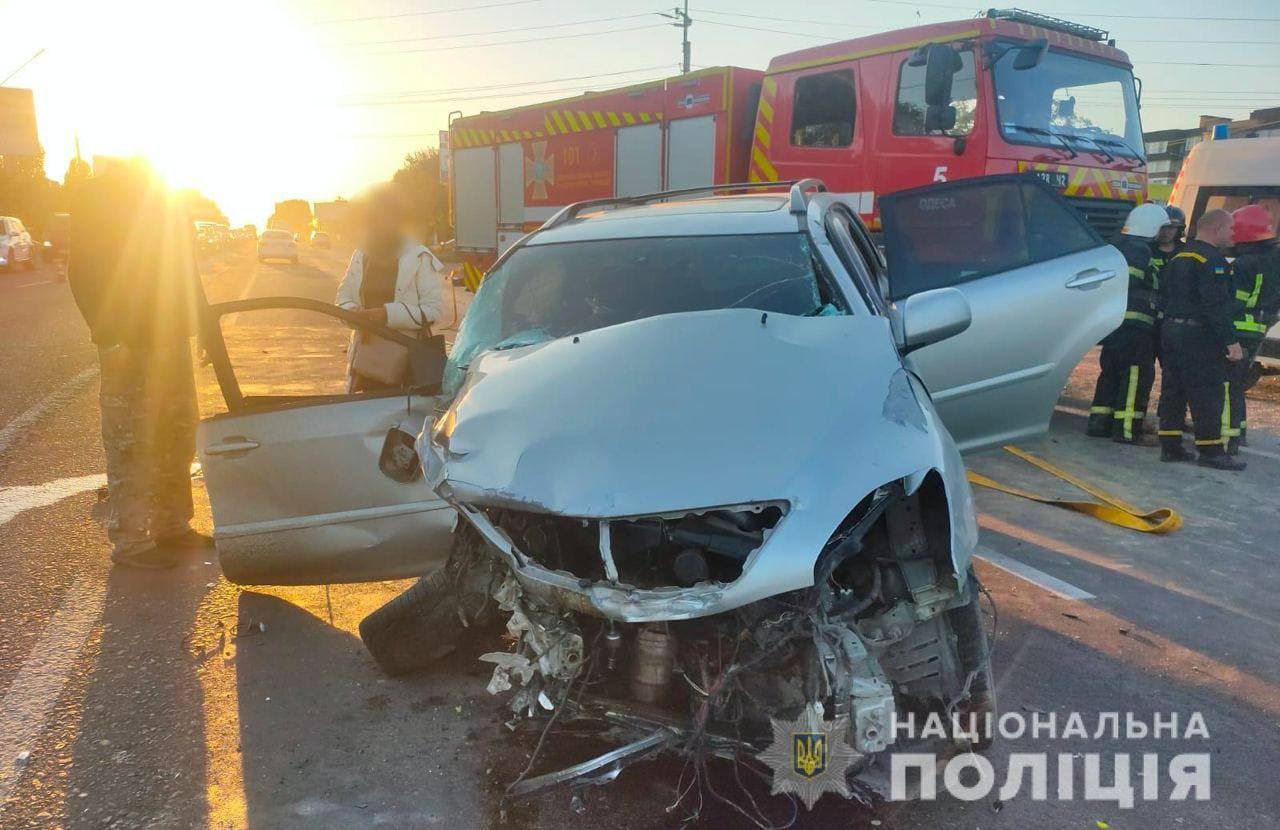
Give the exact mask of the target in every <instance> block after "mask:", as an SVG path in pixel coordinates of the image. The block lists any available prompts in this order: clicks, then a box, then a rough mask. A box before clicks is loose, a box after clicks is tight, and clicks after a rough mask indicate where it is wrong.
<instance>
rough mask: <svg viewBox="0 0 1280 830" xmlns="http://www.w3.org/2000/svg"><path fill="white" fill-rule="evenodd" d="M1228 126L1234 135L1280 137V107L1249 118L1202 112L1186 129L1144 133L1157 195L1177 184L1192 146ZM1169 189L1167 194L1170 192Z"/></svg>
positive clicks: (1151, 180)
mask: <svg viewBox="0 0 1280 830" xmlns="http://www.w3.org/2000/svg"><path fill="white" fill-rule="evenodd" d="M1219 124H1226V125H1227V135H1228V137H1230V138H1259V137H1263V136H1280V107H1268V108H1266V109H1260V110H1254V111H1253V112H1251V113H1249V117H1248V118H1243V119H1241V120H1239V121H1232V120H1231V119H1230V118H1223V117H1222V116H1217V115H1202V116H1200V123H1199V125H1198V126H1195V127H1190V128H1187V129H1182V130H1155V131H1153V132H1149V133H1143V134H1142V141H1143V144H1145V145H1146V149H1147V181H1148V183H1149V184H1150V185H1151V187H1152V190H1153V194H1152V196H1153V198H1160V195H1159V194H1160V189H1161V188H1169V187H1172V186H1173V182H1174V180H1176V179H1177V178H1178V172H1179V171H1180V170H1182V160H1183V159H1185V158H1186V157H1187V153H1189V152H1191V148H1192V147H1194V146H1196V145H1197V144H1199V143H1200V142H1201V141H1207V140H1209V139H1211V138H1212V137H1213V128H1214V127H1216V126H1217V125H1219ZM1167 192H1168V191H1167V189H1166V190H1165V194H1166V195H1167Z"/></svg>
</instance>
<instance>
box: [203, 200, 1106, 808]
mask: <svg viewBox="0 0 1280 830" xmlns="http://www.w3.org/2000/svg"><path fill="white" fill-rule="evenodd" d="M787 184H789V183H781V184H779V183H772V184H768V185H733V186H731V187H730V188H729V189H735V190H747V191H750V192H747V193H745V194H743V195H734V196H715V195H713V193H712V192H706V193H693V194H691V193H690V192H687V191H683V192H682V191H676V192H671V193H665V194H654V195H652V196H648V197H631V198H619V199H611V200H601V201H597V202H586V203H581V204H578V205H573V206H570V207H568V208H565V209H564V210H563V211H562V212H560V213H559V214H557V215H556V216H555V217H553V218H552V219H550V220H548V222H547V223H546V224H545V225H544V226H543V227H542V228H541V229H540V230H538V231H535V232H534V233H532V234H530V235H528V236H526V237H525V238H524V239H523V240H521V241H520V242H519V243H517V245H515V246H514V247H513V248H511V249H510V250H508V251H507V252H506V253H505V254H504V255H503V256H502V257H501V258H500V259H499V261H498V262H497V264H496V265H495V266H494V268H493V269H492V270H491V271H490V272H489V275H488V276H487V277H486V278H485V280H484V282H483V283H482V284H481V286H480V289H479V291H478V292H477V294H476V296H475V299H474V300H472V302H471V306H470V308H469V309H468V311H467V315H466V317H465V319H464V320H463V323H462V326H461V328H460V330H459V332H458V335H457V339H456V340H455V342H454V345H453V351H452V352H451V354H450V356H449V363H448V365H447V366H446V367H445V369H444V372H443V379H442V386H441V391H440V393H439V394H419V393H417V392H414V391H412V390H411V391H410V392H409V393H408V394H407V395H406V394H405V393H403V392H401V393H398V394H397V393H396V392H390V393H385V392H384V393H372V394H370V393H366V394H356V395H350V396H310V397H295V398H289V397H285V396H267V397H246V396H245V395H243V394H242V392H241V390H240V388H239V385H238V384H237V383H236V381H235V371H234V368H233V367H232V366H231V365H230V363H229V361H227V360H226V357H225V353H224V350H223V349H221V348H219V343H218V342H217V337H216V333H217V324H216V323H215V322H213V321H210V323H209V325H208V326H207V328H206V330H207V331H209V332H211V337H210V338H209V339H210V340H211V341H213V342H212V344H211V347H210V354H211V355H212V356H213V360H214V363H215V367H216V368H217V370H218V373H217V374H218V378H219V380H220V381H221V383H222V388H223V393H224V396H225V398H226V402H227V409H228V411H227V412H226V413H225V414H222V415H218V416H215V417H213V418H211V419H208V420H206V421H204V422H203V423H202V425H201V432H200V438H199V448H200V458H201V461H202V463H203V465H204V471H205V481H206V484H207V487H208V492H209V501H210V503H211V505H212V509H213V519H214V538H215V540H216V542H217V547H218V553H219V557H220V559H221V563H222V567H223V571H224V573H225V574H226V576H227V578H228V579H230V580H231V581H233V582H238V583H243V584H321V583H329V582H342V581H353V580H377V579H388V578H392V577H397V576H405V575H408V574H412V573H420V574H429V575H428V576H426V577H424V578H423V579H422V580H420V581H419V582H418V584H417V585H415V586H414V587H413V588H411V589H410V590H409V591H407V592H406V593H405V594H403V595H402V596H400V597H398V598H396V599H395V600H393V601H392V602H391V603H388V605H386V606H384V607H383V608H382V609H379V610H378V611H376V612H375V613H374V614H372V615H370V616H369V617H368V618H366V619H365V620H364V622H362V623H361V636H362V638H363V639H364V641H365V644H366V645H367V646H368V647H369V649H370V651H371V653H372V654H373V656H374V658H375V659H376V660H377V661H378V663H379V664H380V665H381V666H382V667H383V668H384V669H385V670H388V671H390V672H402V671H407V670H410V669H413V668H419V667H422V666H425V665H426V664H427V663H428V662H429V661H430V660H431V659H433V658H434V657H437V656H439V655H440V654H442V653H444V652H445V651H447V650H448V648H449V647H450V646H451V645H454V644H461V643H463V642H470V643H476V642H477V640H479V641H480V643H479V644H481V645H483V644H484V642H485V641H484V638H482V637H480V636H479V635H478V634H477V633H476V632H477V631H484V630H485V628H484V627H482V626H481V627H472V626H475V624H476V623H479V622H483V621H484V619H485V618H487V619H489V620H492V621H495V622H499V621H501V620H502V619H505V618H506V617H508V616H509V618H510V619H509V621H508V622H507V631H508V633H509V634H510V635H512V640H511V641H509V643H508V644H507V645H506V646H504V645H503V643H502V641H501V640H500V639H499V638H498V637H497V636H495V637H494V638H493V639H492V641H491V643H489V645H490V646H491V649H490V653H489V654H485V655H483V656H482V658H481V659H483V660H485V661H487V662H490V663H493V664H495V668H494V673H493V679H492V681H491V682H490V686H489V688H490V689H491V690H492V691H494V692H495V693H503V694H506V695H509V697H510V703H511V706H512V709H513V710H514V711H515V712H516V717H518V718H520V717H525V716H528V715H536V714H538V713H542V714H543V716H545V711H544V710H546V709H551V708H553V706H554V703H553V702H554V701H563V700H565V699H566V698H567V697H568V692H569V690H570V688H573V689H574V691H575V692H577V693H578V697H577V699H576V702H575V709H574V711H575V715H576V716H577V717H579V718H583V719H589V720H590V719H597V720H602V721H605V722H610V723H612V724H613V725H614V727H617V728H618V729H619V731H621V732H622V733H623V734H626V735H629V736H630V737H631V738H632V739H633V743H631V744H629V747H630V748H629V749H626V748H624V749H620V750H617V751H616V752H615V753H611V754H610V755H607V756H601V759H597V760H598V761H599V764H597V763H596V762H584V764H583V765H579V767H577V768H571V769H570V770H566V771H565V772H563V773H551V774H548V775H547V776H541V777H538V778H531V779H527V780H525V781H524V782H522V784H521V787H522V788H523V790H522V792H527V791H529V790H530V789H536V788H538V787H541V786H544V785H546V784H549V783H562V784H569V785H571V786H578V785H582V784H584V783H586V781H587V780H588V779H589V778H590V773H591V772H593V771H598V770H599V769H600V768H602V766H603V765H606V764H611V763H613V762H614V761H615V760H616V761H617V762H618V764H619V765H621V764H622V763H625V762H626V761H627V760H631V759H632V758H634V757H642V756H647V755H649V754H652V751H654V750H656V749H659V748H661V747H676V746H689V747H700V748H699V749H697V751H699V752H702V751H707V752H711V753H713V754H714V753H717V752H720V751H724V752H752V753H755V752H758V751H760V749H761V747H763V746H764V745H765V744H766V743H767V742H768V740H769V738H770V734H771V732H770V722H771V721H773V722H774V723H775V726H776V724H777V723H779V722H781V721H782V720H788V721H789V720H791V719H792V718H795V717H797V715H798V713H800V712H802V711H806V712H813V713H815V715H814V716H815V717H817V718H820V719H821V718H822V717H823V715H822V714H821V713H823V712H826V713H827V714H828V715H829V716H830V717H833V718H836V721H833V722H832V724H833V725H832V726H831V728H833V729H834V728H837V726H839V723H837V722H840V723H844V726H843V727H841V728H847V729H848V735H849V740H850V743H851V744H852V746H853V749H854V750H856V751H857V752H858V753H861V754H862V755H868V756H870V755H875V754H877V753H880V752H883V751H885V750H886V749H887V748H889V747H890V746H891V745H892V744H893V742H894V741H895V738H896V735H895V732H894V730H893V729H892V724H893V722H894V719H895V717H899V716H900V715H901V714H902V713H903V712H904V711H913V712H914V711H916V710H917V709H918V710H920V711H927V712H931V713H935V712H936V713H939V714H941V715H942V716H943V717H944V718H945V717H946V715H947V714H950V713H956V714H963V713H965V712H969V713H972V714H974V715H976V716H978V718H979V720H981V716H982V715H984V714H989V715H991V716H992V718H993V719H994V717H995V689H994V687H993V684H992V674H991V671H990V664H989V647H988V640H987V634H986V631H985V630H984V626H983V625H982V615H981V614H980V613H979V609H978V596H979V587H978V585H977V582H976V578H975V576H974V573H973V570H972V568H971V560H972V557H973V554H974V550H975V548H976V546H977V536H978V532H977V522H976V519H975V514H974V508H973V504H972V496H971V493H970V489H969V484H968V482H967V480H966V478H965V469H964V463H963V461H962V460H961V456H960V451H961V450H969V449H977V448H981V447H988V446H992V445H997V444H1001V443H1005V442H1008V441H1011V440H1016V439H1018V438H1021V437H1024V436H1028V435H1033V434H1036V433H1039V432H1043V431H1044V430H1046V429H1047V427H1048V422H1049V417H1050V415H1051V414H1052V412H1053V408H1054V404H1055V402H1056V400H1057V398H1058V396H1059V394H1060V393H1061V390H1062V387H1063V385H1064V383H1065V381H1066V378H1067V376H1068V374H1069V373H1070V371H1071V369H1072V368H1073V367H1074V366H1075V365H1076V363H1077V362H1078V361H1079V360H1080V358H1081V357H1082V356H1083V355H1084V354H1085V352H1086V351H1087V350H1088V349H1089V348H1090V347H1091V346H1092V345H1093V344H1095V343H1096V342H1098V340H1099V339H1101V338H1102V337H1103V336H1105V335H1106V334H1108V333H1109V332H1111V331H1112V330H1114V329H1115V328H1116V326H1117V325H1119V323H1120V321H1121V319H1122V316H1123V312H1124V308H1125V299H1126V288H1127V280H1126V279H1125V277H1124V275H1125V274H1126V273H1127V270H1126V265H1125V262H1124V258H1123V257H1122V256H1121V255H1120V253H1119V252H1118V251H1117V250H1116V249H1115V248H1113V247H1111V246H1110V245H1108V244H1106V243H1105V242H1104V241H1103V240H1102V239H1101V238H1100V237H1099V236H1098V235H1097V233H1096V232H1095V231H1094V230H1093V229H1092V228H1090V227H1089V226H1088V225H1087V224H1086V223H1085V222H1084V220H1083V219H1081V217H1080V216H1079V214H1078V213H1077V212H1076V211H1075V210H1073V209H1072V208H1071V207H1070V205H1068V204H1067V203H1066V202H1065V201H1064V200H1063V199H1062V197H1061V196H1059V195H1058V194H1057V193H1056V192H1055V191H1054V190H1052V189H1051V188H1050V187H1048V186H1047V185H1046V184H1044V183H1043V182H1041V181H1039V180H1038V179H1035V178H1034V177H1030V176H989V177H984V178H977V179H965V180H961V181H956V182H950V183H946V184H940V185H936V186H932V187H928V188H921V189H918V190H913V191H904V192H901V193H897V194H893V195H891V196H885V197H882V198H883V201H882V203H881V211H882V214H881V215H882V217H883V221H884V223H885V235H884V239H885V246H886V249H887V253H888V264H887V265H886V262H885V260H884V259H883V258H882V257H881V255H880V253H879V251H878V249H877V247H876V245H875V244H874V243H873V242H872V239H871V237H870V234H869V233H868V232H867V229H866V227H865V226H864V225H863V223H862V221H861V220H860V219H859V217H858V206H857V203H856V201H854V202H850V201H849V200H848V199H846V198H845V197H843V196H841V195H839V194H832V193H827V192H825V188H824V187H823V186H822V185H821V183H819V182H817V181H815V180H807V181H805V182H799V183H796V184H794V185H793V186H792V187H791V189H790V190H789V191H787V190H786V189H783V190H782V191H781V192H778V190H779V188H780V187H781V188H785V187H786V185H787ZM285 305H289V306H291V307H294V308H311V309H312V310H314V311H316V312H319V313H322V314H326V315H329V316H331V317H339V318H340V319H344V320H347V319H348V318H347V317H344V316H343V315H344V314H346V312H343V311H341V310H340V309H333V308H331V307H325V306H323V305H322V304H319V303H310V302H307V301H302V300H297V299H281V298H277V299H275V300H272V299H250V300H241V301H236V302H231V303H224V304H220V305H216V306H213V307H212V309H211V312H210V313H211V314H212V315H214V316H215V317H217V318H220V317H221V316H222V315H225V314H231V313H239V312H243V311H246V310H252V309H264V308H271V307H274V306H285ZM1046 309H1052V310H1053V312H1052V313H1046V312H1045V310H1046ZM351 320H353V321H355V322H353V323H352V324H353V325H354V326H355V327H356V328H361V329H364V330H368V331H373V332H375V333H378V331H377V329H378V328H379V327H376V326H373V325H371V324H369V323H368V322H367V321H364V322H361V321H360V318H358V317H353V318H351ZM393 334H395V333H393ZM381 336H384V337H385V336H387V334H386V333H383V334H382V335H381ZM397 336H399V335H398V334H397ZM404 340H405V342H404V343H402V345H406V346H408V347H409V348H410V349H411V361H412V365H413V366H414V367H415V368H417V367H422V368H424V369H425V368H426V367H427V366H428V365H429V362H428V361H427V360H425V359H421V360H420V359H419V358H420V357H421V352H414V351H412V350H413V349H414V348H415V344H420V341H415V340H410V339H408V338H405V339H404ZM397 342H399V341H397ZM422 348H423V349H425V348H426V346H425V345H422ZM434 368H435V376H434V377H429V376H427V372H426V371H423V372H421V373H418V372H415V375H416V379H415V381H416V382H415V386H420V387H421V388H424V389H425V390H426V391H430V390H431V389H433V388H435V386H434V384H432V381H433V380H434V381H436V383H441V373H440V371H439V368H438V366H436V367H434ZM411 413H416V418H415V417H413V416H412V415H411ZM419 425H422V429H421V432H420V434H419V436H418V438H417V441H416V445H415V444H414V442H413V441H412V439H410V438H408V437H407V436H406V434H405V432H404V431H405V430H415V429H418V427H419ZM383 436H385V438H384V437H383ZM415 449H416V455H415ZM419 460H420V465H419ZM419 466H420V468H421V470H420V471H419ZM455 523H456V529H455ZM446 560H447V564H445V563H446ZM442 564H444V567H443V569H441V567H440V566H441V565H442ZM499 608H500V609H501V612H500V611H499ZM503 649H506V650H503ZM585 665H590V666H591V667H593V672H594V674H593V675H592V677H591V683H589V684H586V685H585V689H586V691H585V693H584V692H583V691H582V686H583V684H582V683H579V684H578V685H577V686H574V685H573V684H574V682H575V680H581V678H580V677H579V672H580V671H581V670H582V668H583V666H585ZM691 713H695V714H692V715H691ZM696 713H702V714H701V715H697V714H696ZM842 719H844V720H842ZM824 728H826V727H824ZM810 731H812V730H810ZM708 738H709V739H710V742H709V743H700V741H702V740H703V739H708ZM981 745H982V744H981V742H980V743H979V744H978V747H979V748H981ZM624 756H626V757H624ZM596 783H599V780H597V781H596Z"/></svg>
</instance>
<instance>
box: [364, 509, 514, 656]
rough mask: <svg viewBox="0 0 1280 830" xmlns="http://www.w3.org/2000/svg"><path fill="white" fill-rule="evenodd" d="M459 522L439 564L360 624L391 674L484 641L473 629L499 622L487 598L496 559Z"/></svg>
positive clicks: (373, 651) (367, 641) (371, 650)
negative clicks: (444, 560) (446, 556)
mask: <svg viewBox="0 0 1280 830" xmlns="http://www.w3.org/2000/svg"><path fill="white" fill-rule="evenodd" d="M484 546H485V542H484V540H483V539H481V538H480V535H479V534H478V533H476V532H475V530H473V529H472V528H471V527H470V526H467V525H464V526H462V527H460V528H459V529H458V531H457V532H456V533H455V534H454V537H453V550H452V552H451V553H450V555H449V561H448V562H447V563H445V566H444V567H443V568H441V569H440V570H438V571H435V572H434V573H431V574H428V575H427V576H424V577H422V578H421V579H419V580H418V581H417V582H416V583H414V584H413V585H412V586H411V587H410V588H409V589H408V590H406V591H405V592H404V593H402V594H400V595H399V596H398V597H396V598H395V599H393V600H391V601H390V602H388V603H387V604H386V605H383V606H382V607H381V608H379V609H378V610H377V611H374V612H373V613H372V614H370V615H369V616H367V617H365V618H364V619H363V620H361V622H360V639H361V640H363V641H364V645H365V648H367V649H368V650H369V654H370V655H372V656H373V659H374V662H376V663H377V664H378V667H379V668H380V669H382V671H383V672H385V673H386V674H389V675H392V676H398V675H404V674H410V673H412V672H416V671H421V670H424V669H426V668H429V667H430V666H431V665H432V664H434V663H435V662H436V661H438V660H440V659H441V658H442V657H445V656H446V655H448V654H450V653H451V652H453V651H454V650H455V649H456V648H457V647H458V646H459V645H462V644H463V643H465V642H468V640H469V641H470V642H473V643H476V644H477V645H486V643H487V641H486V640H485V638H484V637H483V636H477V634H478V633H480V632H483V631H484V630H486V629H488V628H491V627H493V626H495V625H496V624H497V623H499V622H500V620H499V616H498V614H497V610H498V609H497V605H496V603H495V602H494V601H493V597H492V593H493V589H495V588H496V587H497V582H496V581H495V579H496V577H495V573H496V570H495V565H496V560H494V558H493V557H492V556H490V555H489V554H488V553H486V552H485V549H484Z"/></svg>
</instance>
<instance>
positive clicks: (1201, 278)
mask: <svg viewBox="0 0 1280 830" xmlns="http://www.w3.org/2000/svg"><path fill="white" fill-rule="evenodd" d="M1166 274H1167V282H1168V288H1167V295H1166V296H1167V304H1166V306H1165V309H1164V324H1163V326H1162V334H1161V354H1162V361H1163V362H1162V369H1163V371H1162V373H1161V379H1160V380H1161V390H1160V406H1159V414H1160V443H1161V445H1162V446H1164V447H1166V448H1168V449H1169V450H1170V451H1172V452H1180V451H1181V449H1182V426H1183V423H1184V419H1185V417H1186V412H1187V407H1188V405H1190V407H1191V420H1192V422H1193V423H1194V424H1195V442H1196V448H1197V449H1198V450H1199V451H1200V453H1201V454H1202V455H1205V456H1213V455H1220V454H1221V453H1223V452H1224V447H1223V436H1222V428H1223V423H1224V420H1225V419H1224V417H1223V416H1224V414H1225V407H1226V383H1227V369H1226V364H1227V360H1226V350H1227V347H1228V346H1230V345H1231V344H1232V343H1235V342H1236V339H1237V338H1236V329H1235V325H1234V323H1233V321H1232V318H1233V316H1234V314H1235V305H1236V303H1235V295H1234V290H1235V289H1234V288H1233V287H1232V282H1231V274H1230V267H1229V266H1228V264H1227V260H1226V258H1225V257H1223V255H1222V252H1221V251H1219V250H1218V249H1217V248H1216V247H1214V246H1213V245H1210V244H1208V243H1207V242H1202V241H1200V240H1192V241H1190V242H1188V243H1187V245H1186V247H1185V248H1184V249H1183V250H1182V251H1181V252H1180V253H1178V254H1177V255H1176V256H1175V257H1174V258H1173V260H1172V261H1171V262H1170V263H1169V267H1168V271H1167V272H1166Z"/></svg>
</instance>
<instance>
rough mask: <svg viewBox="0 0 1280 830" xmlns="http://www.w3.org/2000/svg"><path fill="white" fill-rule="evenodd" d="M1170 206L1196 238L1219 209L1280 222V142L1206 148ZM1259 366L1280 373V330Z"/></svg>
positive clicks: (1186, 171) (1187, 169) (1182, 176)
mask: <svg viewBox="0 0 1280 830" xmlns="http://www.w3.org/2000/svg"><path fill="white" fill-rule="evenodd" d="M1169 204H1170V205H1173V206H1174V207H1179V208H1182V212H1183V213H1185V214H1186V215H1187V227H1188V229H1190V230H1192V232H1194V228H1195V225H1196V222H1197V221H1198V220H1199V219H1200V217H1201V216H1203V215H1204V213H1205V211H1207V210H1213V209H1214V208H1223V209H1224V210H1235V209H1236V208H1238V207H1244V206H1245V205H1262V206H1263V207H1265V208H1267V209H1268V210H1270V211H1271V215H1272V217H1274V218H1275V219H1276V220H1277V221H1280V137H1265V138H1226V139H1219V140H1217V141H1202V142H1200V143H1199V144H1197V145H1196V146H1194V147H1192V148H1191V152H1190V153H1188V154H1187V157H1186V159H1184V160H1183V162H1182V169H1181V170H1179V171H1178V178H1177V179H1175V180H1174V183H1173V190H1172V191H1171V192H1170V194H1169ZM1257 362H1258V364H1259V365H1260V366H1262V367H1263V368H1264V369H1267V370H1268V371H1272V372H1276V371H1280V325H1275V326H1272V327H1271V330H1270V331H1269V332H1267V336H1266V339H1265V340H1263V341H1262V346H1261V347H1260V348H1259V349H1258V358H1257Z"/></svg>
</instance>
